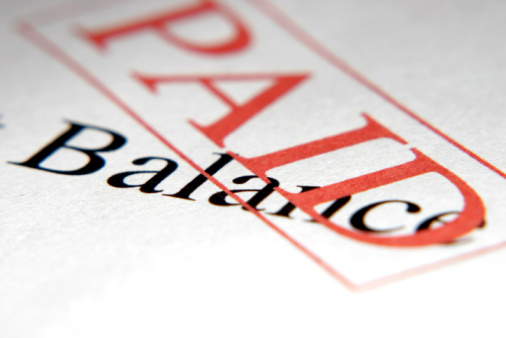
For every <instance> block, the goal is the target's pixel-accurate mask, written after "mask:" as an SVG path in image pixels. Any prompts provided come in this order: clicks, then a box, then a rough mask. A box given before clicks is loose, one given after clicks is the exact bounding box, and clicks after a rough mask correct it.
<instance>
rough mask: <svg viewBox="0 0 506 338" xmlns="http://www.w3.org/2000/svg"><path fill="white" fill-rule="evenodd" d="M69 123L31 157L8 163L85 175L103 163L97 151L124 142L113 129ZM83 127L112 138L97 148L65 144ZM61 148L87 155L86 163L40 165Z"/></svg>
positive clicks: (113, 147) (59, 172) (107, 149)
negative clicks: (60, 166) (72, 166)
mask: <svg viewBox="0 0 506 338" xmlns="http://www.w3.org/2000/svg"><path fill="white" fill-rule="evenodd" d="M69 123H70V128H69V129H68V130H67V131H66V132H64V133H63V134H61V135H60V136H58V137H57V138H56V139H55V140H54V141H53V142H51V143H50V144H48V145H47V146H45V147H44V148H43V149H41V150H40V151H39V152H38V153H36V154H35V155H33V156H32V157H30V158H29V159H28V160H26V161H25V162H21V163H17V162H9V163H11V164H17V165H20V166H24V167H28V168H33V169H39V170H44V171H49V172H52V173H56V174H62V175H86V174H91V173H94V172H96V171H98V170H100V169H101V168H102V167H103V166H104V165H105V160H104V159H103V158H102V157H100V156H99V155H97V153H102V152H108V151H113V150H116V149H118V148H121V147H122V146H123V145H124V144H125V143H126V139H125V138H124V137H123V136H121V135H120V134H118V133H115V132H113V131H110V130H107V129H102V128H98V127H92V126H85V125H82V124H78V123H74V122H69ZM85 129H92V130H96V131H100V132H104V133H107V134H109V135H110V136H111V137H112V140H111V142H109V144H107V145H106V146H104V147H102V148H98V149H86V148H79V147H75V146H71V145H68V144H67V143H68V142H69V141H70V140H71V139H73V138H74V137H76V135H78V134H80V133H81V132H82V131H83V130H85ZM62 148H66V149H72V150H75V151H78V152H81V153H83V154H85V155H87V156H88V163H86V164H85V165H84V166H82V167H81V168H79V169H74V170H57V169H51V168H47V167H43V166H41V164H42V162H44V161H45V160H46V159H48V158H49V157H50V156H51V155H53V154H54V153H55V152H57V151H58V150H59V149H62Z"/></svg>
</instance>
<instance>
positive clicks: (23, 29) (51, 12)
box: [17, 0, 506, 291]
mask: <svg viewBox="0 0 506 338" xmlns="http://www.w3.org/2000/svg"><path fill="white" fill-rule="evenodd" d="M126 1H131V0H109V1H106V2H92V3H89V2H83V1H81V0H78V1H75V2H71V3H67V4H63V5H58V6H56V7H53V8H50V9H48V10H45V11H40V12H38V13H35V14H34V15H32V16H31V18H27V19H25V20H19V25H18V27H17V28H18V29H17V31H18V32H19V33H20V34H21V35H22V36H23V37H25V38H26V39H28V40H29V41H31V42H32V43H33V44H35V45H36V46H37V47H39V48H40V49H42V50H44V51H45V52H46V53H48V54H49V55H51V56H53V57H54V58H55V59H57V60H58V61H60V62H61V63H62V64H64V65H65V66H67V67H68V68H69V69H70V70H71V71H72V72H74V73H75V74H76V75H78V76H79V77H81V78H82V79H83V80H84V81H85V82H87V83H88V84H89V85H91V86H92V87H94V88H95V89H96V90H97V91H99V92H100V93H102V95H104V96H105V97H106V98H107V99H109V100H110V101H111V102H113V103H114V104H115V105H116V106H118V108H120V109H121V110H123V111H124V112H125V113H126V114H127V115H128V116H130V118H132V119H133V120H134V121H136V122H137V123H138V124H139V125H141V126H142V127H143V128H144V129H146V131H148V132H149V133H151V134H152V135H153V136H154V137H155V138H157V139H158V140H159V141H160V142H161V143H163V144H164V145H166V146H167V147H168V148H169V149H171V150H172V151H173V152H175V153H176V154H177V155H178V156H179V157H180V158H181V159H183V160H184V161H186V162H187V163H188V164H189V165H190V166H192V167H193V168H194V169H196V170H197V171H199V172H200V173H201V174H202V175H204V176H205V177H207V179H208V180H210V181H211V182H213V183H214V184H215V185H216V186H217V187H218V188H220V189H222V190H223V191H225V192H226V193H227V194H228V195H229V196H231V197H232V198H233V199H235V200H236V201H237V202H238V203H240V204H242V205H243V206H244V207H245V208H247V209H248V210H249V211H251V212H252V213H253V214H254V215H255V216H257V217H258V218H259V219H260V220H262V221H263V222H264V223H265V224H266V225H267V226H269V227H270V228H271V229H272V230H274V231H275V232H277V233H278V234H279V235H281V236H282V237H284V238H285V239H286V240H288V241H289V242H290V243H291V244H293V245H294V246H295V247H296V248H298V249H299V250H300V251H302V252H303V253H304V254H306V255H307V256H308V257H309V258H310V259H311V260H313V262H315V263H316V264H318V265H319V266H320V267H322V268H323V269H324V270H325V271H327V272H328V273H330V274H331V275H332V276H333V277H334V278H336V279H337V280H338V281H340V282H341V283H342V284H343V285H344V286H345V287H347V288H348V289H349V290H351V291H366V290H371V289H374V288H377V287H380V286H382V285H385V284H388V283H392V282H395V281H399V280H402V279H405V278H408V277H411V276H414V275H418V274H420V273H424V272H427V271H431V270H434V269H437V268H441V267H443V266H447V265H450V264H453V263H457V262H459V261H462V260H466V259H469V258H472V257H476V256H479V255H482V254H485V253H488V252H491V251H495V250H498V249H501V248H504V247H506V241H504V242H501V243H499V244H496V245H493V246H490V247H486V248H482V249H479V250H475V251H472V252H469V253H467V254H463V255H460V256H457V257H453V258H450V259H445V260H441V261H439V262H435V263H430V264H427V265H425V266H422V267H417V268H413V269H409V270H405V271H402V272H399V273H396V274H393V275H390V276H386V277H382V278H379V279H376V280H373V281H371V282H367V283H364V284H354V283H352V282H351V281H350V280H348V279H347V278H346V277H344V276H343V275H342V274H340V273H339V272H338V271H336V270H335V269H334V268H332V267H331V266H330V265H329V264H327V263H326V262H325V261H324V260H323V259H321V258H320V257H318V256H317V255H315V254H314V253H313V252H311V251H310V250H309V249H307V248H306V247H305V246H303V245H302V244H301V243H299V242H298V241H296V240H295V239H293V238H292V237H290V236H289V235H288V234H287V233H286V232H284V231H283V230H281V229H280V228H279V227H277V226H276V225H275V224H274V223H272V222H271V221H270V220H268V219H267V218H266V217H265V216H263V215H262V214H261V213H259V212H258V211H257V210H256V209H254V208H252V207H251V206H249V205H248V204H247V203H246V202H245V201H244V200H243V199H241V198H240V197H239V196H238V195H237V194H235V193H233V192H232V191H230V190H229V189H228V188H227V187H226V186H225V185H223V184H222V183H221V182H220V181H218V180H217V179H216V178H214V177H213V176H211V175H209V174H208V173H206V172H205V170H204V169H203V168H201V167H200V166H198V165H197V164H196V163H195V162H193V161H192V160H191V159H190V158H189V157H187V156H186V155H185V154H184V153H182V152H181V151H180V150H179V149H178V148H177V147H176V146H174V145H173V144H172V143H171V142H170V141H169V140H167V139H166V138H164V137H163V136H162V135H161V134H160V133H158V132H157V131H156V129H154V128H153V127H152V126H150V125H149V124H148V123H147V122H146V121H144V120H143V119H142V118H141V116H140V115H139V114H137V113H136V112H135V111H134V110H132V109H131V108H130V107H129V106H127V105H126V104H125V103H124V102H123V101H121V99H120V98H118V97H117V96H116V95H115V94H114V93H113V92H112V91H111V90H109V89H108V88H107V87H106V86H105V85H104V84H103V83H101V82H100V81H99V80H98V79H97V78H95V77H94V76H93V75H92V74H90V73H89V72H88V71H87V70H86V69H85V68H84V67H83V66H81V65H80V64H79V63H77V62H76V61H75V60H73V59H72V58H71V57H70V56H69V55H67V54H66V53H65V52H64V51H63V50H61V49H60V48H59V47H57V46H56V45H54V44H53V43H52V42H51V41H49V40H48V39H46V38H45V37H44V36H43V35H42V34H41V33H39V32H38V31H37V29H36V28H35V25H42V24H47V23H49V22H52V21H55V20H58V19H60V18H61V17H64V16H65V15H68V14H76V13H78V12H87V11H90V10H93V9H97V8H99V7H105V6H109V5H114V4H117V3H121V2H126ZM246 1H249V2H250V3H251V4H253V5H254V6H256V7H257V8H258V9H259V10H260V11H261V12H263V13H264V14H265V15H266V16H267V17H269V18H270V19H271V20H272V21H274V22H276V23H277V24H278V25H279V26H281V27H282V28H283V29H284V30H286V31H287V32H288V33H290V34H291V35H292V36H293V37H294V38H296V39H297V40H298V41H299V42H301V43H302V44H303V45H305V46H306V47H307V48H308V49H310V50H311V51H313V52H314V53H315V54H317V55H318V56H320V57H321V58H323V59H325V60H326V61H328V62H329V63H331V64H332V65H334V66H335V67H336V68H338V69H339V70H340V71H342V72H344V73H345V74H347V75H348V76H350V77H351V78H353V79H354V80H356V81H357V82H359V83H360V84H362V85H363V86H365V87H366V88H368V89H369V90H371V91H372V92H374V93H375V94H377V95H379V96H380V97H382V98H383V99H384V100H386V101H387V102H389V103H390V104H392V105H394V106H395V107H397V108H398V109H399V110H401V111H402V112H404V113H405V114H406V115H408V116H410V117H412V118H413V119H415V120H416V121H418V122H419V123H420V124H422V125H423V126H425V127H427V128H428V129H430V130H431V131H433V132H434V133H436V134H438V135H439V136H440V137H442V138H443V139H445V140H446V141H447V142H449V143H450V144H452V145H453V146H455V147H457V148H458V149H459V150H461V151H463V152H464V153H466V154H467V155H468V156H470V157H471V158H473V159H474V160H476V161H478V162H479V163H481V164H482V165H484V166H486V167H487V168H489V169H490V170H492V171H493V172H495V173H496V174H498V175H500V176H501V177H502V178H505V179H506V174H505V173H504V172H502V171H501V170H499V169H498V168H496V167H495V166H493V165H492V164H490V163H489V162H487V161H485V160H484V159H483V158H481V157H480V156H478V155H477V154H475V153H473V152H472V151H470V150H469V149H467V148H465V147H464V146H463V145H461V144H459V143H458V142H457V141H455V140H453V139H452V138H451V137H449V136H448V135H446V134H444V133H443V132H442V131H440V130H439V129H437V128H435V127H434V126H432V125H430V124H429V123H428V122H426V121H425V120H423V119H422V118H420V117H419V116H418V115H417V114H415V113H414V112H413V111H411V110H409V109H408V108H407V107H406V106H404V105H403V104H402V103H400V102H399V101H397V100H396V99H395V98H393V97H392V96H391V95H390V94H388V93H387V92H386V91H384V90H383V89H381V88H380V87H379V86H377V85H376V84H374V83H373V82H372V81H370V80H369V79H367V78H366V77H365V76H364V75H362V74H361V73H359V72H358V71H356V70H355V69H353V68H352V67H350V66H349V65H348V64H346V63H345V62H344V61H343V60H341V59H340V58H339V57H338V56H336V55H335V54H333V53H332V52H331V51H330V50H329V49H327V48H326V47H325V46H324V45H322V44H321V43H320V42H318V41H317V40H316V39H314V38H313V37H312V36H311V35H309V34H308V33H307V32H305V31H304V30H303V29H302V28H301V27H300V26H298V25H297V24H296V23H295V22H294V21H292V20H291V19H290V18H289V17H288V16H286V15H285V14H284V13H283V12H282V11H281V10H280V9H278V8H277V7H275V6H274V5H273V4H272V3H270V2H269V0H246Z"/></svg>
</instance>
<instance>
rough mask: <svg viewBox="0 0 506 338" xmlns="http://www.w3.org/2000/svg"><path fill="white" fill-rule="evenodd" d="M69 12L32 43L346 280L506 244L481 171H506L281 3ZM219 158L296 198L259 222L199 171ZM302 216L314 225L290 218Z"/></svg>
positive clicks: (372, 280)
mask: <svg viewBox="0 0 506 338" xmlns="http://www.w3.org/2000/svg"><path fill="white" fill-rule="evenodd" d="M70 12H71V11H69V12H68V13H65V14H64V15H56V16H54V17H51V16H50V15H49V16H48V17H47V18H49V19H47V20H46V19H44V18H42V19H39V20H38V21H37V20H32V21H33V24H32V23H30V22H28V23H27V24H26V25H25V26H24V28H23V33H24V34H26V36H28V37H29V38H30V39H32V41H34V42H35V43H36V44H38V45H39V46H40V47H42V48H44V49H45V50H46V51H48V52H49V53H50V54H52V55H53V56H55V57H56V58H58V59H59V60H60V61H62V62H63V63H64V64H66V65H67V66H68V67H69V68H70V69H71V70H72V71H74V72H75V73H77V74H78V75H80V76H81V77H82V78H83V79H84V80H85V81H87V82H88V83H89V84H91V85H92V86H94V87H95V88H96V89H97V90H99V91H100V92H102V93H103V94H104V95H105V96H106V97H108V98H109V99H110V100H111V101H112V102H113V103H115V104H116V105H117V106H118V107H120V108H121V109H123V110H124V111H125V112H126V113H127V114H128V115H129V116H130V117H132V118H134V119H135V120H136V121H137V122H139V123H140V124H141V125H143V126H144V127H145V128H146V129H147V130H148V131H149V132H151V133H152V134H153V135H154V136H155V137H157V138H158V139H159V140H160V141H161V142H163V143H164V144H166V145H167V146H168V147H169V148H171V149H172V150H173V151H175V152H176V153H178V154H179V156H181V157H182V158H183V159H184V160H185V161H187V162H188V163H190V164H191V165H192V166H193V167H195V168H196V169H197V170H199V171H200V172H201V173H202V175H204V176H206V177H207V178H208V179H209V180H212V181H213V182H214V183H215V184H216V185H217V186H218V187H219V188H221V189H222V190H223V191H224V192H226V193H227V194H228V195H229V196H230V197H231V198H233V199H235V200H236V201H237V202H238V203H240V204H242V205H243V207H244V208H246V209H247V210H249V211H250V212H252V213H253V214H255V215H256V216H257V217H258V218H259V219H261V220H262V221H263V222H265V223H266V224H267V225H269V226H270V227H272V228H273V229H274V230H275V231H277V232H278V233H280V234H281V235H282V236H284V237H285V238H287V239H288V240H289V241H290V242H292V243H293V244H294V245H295V246H296V247H298V248H299V249H301V250H302V251H303V252H304V253H306V254H307V255H308V256H309V257H310V258H311V259H313V260H314V261H315V262H316V263H318V264H319V265H321V266H322V267H324V268H325V269H326V270H328V271H329V272H330V273H332V274H333V275H334V276H336V277H337V278H338V279H339V280H340V281H342V282H343V283H344V284H345V285H346V286H348V287H350V288H354V289H356V288H365V287H370V286H373V285H376V283H378V282H382V281H386V280H389V279H391V278H398V277H399V276H403V275H406V274H410V273H412V272H416V271H420V270H424V269H426V268H427V267H431V266H434V265H436V264H445V263H447V262H451V261H454V260H457V259H460V258H462V257H467V256H469V255H474V254H476V253H479V252H484V251H487V250H490V249H492V248H496V247H499V246H502V245H503V241H504V239H506V232H505V233H503V232H502V230H501V229H500V228H497V227H496V226H495V225H494V224H495V223H494V219H495V216H494V215H495V213H494V212H493V211H492V212H490V213H489V211H486V209H485V205H487V202H486V201H487V200H490V199H491V198H492V197H491V195H490V189H489V187H488V186H484V185H483V182H482V181H480V180H479V179H477V178H476V177H475V176H473V175H472V174H471V171H472V170H475V171H476V170H478V171H480V172H484V173H486V174H487V175H490V176H491V177H494V179H495V180H496V181H498V182H503V181H504V178H505V174H504V173H502V172H501V171H499V170H498V169H497V168H495V167H493V166H492V165H491V164H489V163H488V162H486V161H485V160H483V159H482V158H480V157H479V156H477V155H476V154H474V153H472V152H470V151H469V150H467V149H465V148H464V147H463V146H461V145H459V144H458V143H457V142H456V141H454V140H452V139H451V138H450V137H448V136H446V135H445V134H444V133H443V132H441V131H440V130H439V129H437V128H436V127H434V126H431V125H430V124H428V123H427V122H425V121H424V120H423V119H421V118H420V117H419V116H418V115H416V114H414V113H413V112H411V111H409V110H408V109H407V108H406V107H404V106H402V105H401V104H400V103H399V102H397V101H396V100H394V99H393V98H392V97H391V96H389V95H388V94H387V93H385V92H384V91H382V90H381V89H380V88H378V87H377V86H375V85H374V84H373V83H371V82H370V81H369V80H367V79H366V78H365V77H363V76H362V75H360V74H359V73H357V72H356V71H354V70H353V69H351V68H349V67H348V66H347V65H346V64H344V63H343V62H342V61H341V60H339V59H338V58H337V57H336V56H334V55H333V54H331V53H330V52H329V51H328V50H326V49H325V48H324V47H323V46H321V45H320V44H318V42H316V41H315V40H313V39H312V38H311V37H310V36H309V35H307V34H306V33H304V32H303V31H302V30H301V29H300V28H299V27H297V26H296V25H295V24H294V23H293V22H291V21H290V20H289V19H287V18H286V17H284V16H283V14H282V13H281V12H279V11H278V10H277V9H276V8H274V7H272V6H271V5H269V4H268V3H265V2H263V1H242V2H227V3H225V2H217V1H200V2H197V3H186V2H182V3H180V4H173V5H167V4H162V3H161V2H159V1H154V0H153V1H147V2H146V1H143V2H140V1H128V2H120V3H117V4H114V3H113V4H112V5H110V6H107V7H103V8H97V9H92V10H91V11H85V12H82V13H70ZM52 13H54V12H52ZM29 25H30V26H29ZM213 152H221V153H223V152H226V153H228V154H229V155H230V156H232V157H233V158H234V159H235V160H236V165H237V166H239V164H240V165H241V168H242V169H241V170H246V169H247V171H248V172H249V174H253V175H254V176H256V177H258V178H260V179H262V180H263V181H264V182H265V184H267V185H268V184H272V183H273V181H272V178H270V177H272V176H275V177H276V179H277V180H279V182H280V184H279V186H278V185H276V186H272V189H274V190H275V191H276V192H277V193H278V194H279V195H278V196H279V197H281V196H282V197H283V198H284V199H286V200H287V201H286V200H285V202H284V204H283V206H282V207H281V208H277V209H276V210H270V211H269V212H261V211H260V210H259V209H258V208H256V206H257V204H258V203H259V202H258V203H257V204H253V203H252V202H251V200H250V201H246V200H245V199H243V198H241V196H240V195H239V193H238V192H237V190H234V189H233V188H234V184H232V183H227V182H224V180H222V179H218V178H216V177H214V176H213V174H209V172H206V171H205V170H204V169H202V168H205V167H206V165H207V164H208V163H209V154H212V153H213ZM463 163H464V165H462V164H463ZM274 174H276V175H274ZM301 180H302V181H303V182H301ZM300 184H304V185H300ZM500 184H503V183H500ZM243 191H245V190H243ZM295 210H297V211H295ZM300 211H303V212H304V213H305V214H306V215H308V216H309V217H310V218H309V219H306V220H304V221H301V222H298V223H297V225H293V223H292V224H290V223H287V222H285V221H286V219H287V218H290V217H291V215H292V213H293V212H300ZM308 221H310V222H308ZM488 223H490V224H491V226H489V225H488ZM484 224H487V226H486V227H483V226H484Z"/></svg>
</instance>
